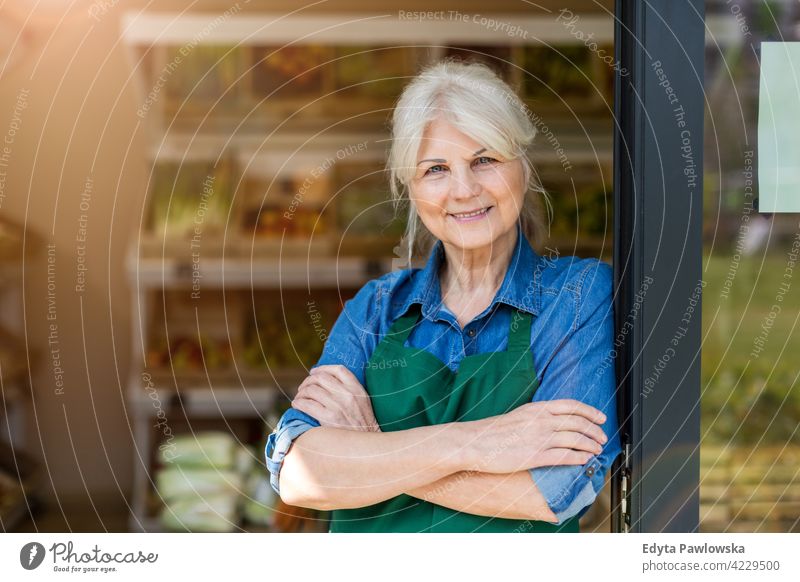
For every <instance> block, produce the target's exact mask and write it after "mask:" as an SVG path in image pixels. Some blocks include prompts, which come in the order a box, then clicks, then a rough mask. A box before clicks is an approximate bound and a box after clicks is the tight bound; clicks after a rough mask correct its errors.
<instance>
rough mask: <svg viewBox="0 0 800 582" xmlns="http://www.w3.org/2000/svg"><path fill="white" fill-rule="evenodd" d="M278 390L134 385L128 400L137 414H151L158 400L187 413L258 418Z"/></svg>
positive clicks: (129, 391)
mask: <svg viewBox="0 0 800 582" xmlns="http://www.w3.org/2000/svg"><path fill="white" fill-rule="evenodd" d="M279 396H280V391H279V390H278V388H276V387H275V386H262V387H256V388H252V387H250V388H245V387H242V386H239V387H233V386H230V387H220V388H213V389H210V388H189V389H185V390H180V391H179V390H175V389H170V388H158V389H150V390H145V389H144V388H143V387H141V386H138V387H137V386H133V387H132V388H130V389H129V390H128V401H129V402H130V404H131V406H132V408H133V412H134V414H136V415H142V416H148V417H154V416H156V415H157V413H158V410H159V408H158V407H157V406H154V404H153V403H154V402H156V401H157V402H160V403H161V404H162V406H163V407H165V408H169V407H172V408H180V409H182V411H183V412H185V414H186V415H187V416H197V417H205V418H209V417H222V418H234V417H240V418H258V417H259V416H262V415H263V414H265V413H266V411H268V410H271V409H272V406H273V405H274V403H275V401H276V399H277V398H278V397H279Z"/></svg>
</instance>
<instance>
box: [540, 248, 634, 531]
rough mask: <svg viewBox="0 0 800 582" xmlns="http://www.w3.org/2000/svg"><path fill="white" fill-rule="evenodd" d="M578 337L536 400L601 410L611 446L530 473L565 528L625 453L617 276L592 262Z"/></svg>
mask: <svg viewBox="0 0 800 582" xmlns="http://www.w3.org/2000/svg"><path fill="white" fill-rule="evenodd" d="M580 277H581V281H583V284H582V286H581V287H579V292H578V293H577V297H578V310H577V312H578V317H577V321H576V325H575V331H574V333H573V334H571V336H570V337H569V339H568V340H567V341H566V342H565V343H564V345H563V346H562V347H561V348H560V349H559V350H558V352H557V353H556V354H555V355H554V356H553V358H552V360H551V361H550V364H549V366H548V369H547V372H546V373H545V375H544V377H543V378H542V382H541V386H540V387H539V389H538V390H537V391H536V394H535V395H534V398H533V400H534V401H543V400H555V399H561V398H570V399H575V400H579V401H581V402H584V403H586V404H588V405H590V406H593V407H595V408H597V409H598V410H601V411H602V412H603V413H604V414H605V415H606V422H605V424H603V425H602V427H601V428H602V429H603V432H604V433H605V434H606V436H607V437H608V441H606V443H605V444H604V445H603V449H602V451H601V452H600V454H598V455H594V456H592V457H591V458H590V459H589V460H588V461H587V462H586V463H585V464H584V465H582V466H579V465H559V466H551V467H537V468H534V469H531V470H530V471H529V472H530V474H531V478H532V479H533V481H534V482H535V483H536V486H537V488H538V489H539V490H540V491H541V493H542V495H543V496H544V498H545V499H546V500H547V503H548V505H549V506H550V509H551V510H552V512H553V513H554V514H555V515H556V517H557V518H558V523H559V524H561V523H563V522H564V521H566V520H567V519H569V518H571V517H573V516H575V515H578V516H581V515H583V514H584V513H585V512H586V511H587V510H588V508H589V506H590V505H591V504H592V503H593V502H594V500H595V498H596V496H597V494H598V493H599V492H600V490H601V489H602V488H603V484H604V481H605V475H606V472H607V471H608V469H609V467H610V466H611V464H612V463H613V462H614V459H616V457H617V456H618V455H619V453H620V451H621V446H620V438H619V426H618V422H617V408H616V394H617V382H616V373H615V369H614V358H613V356H614V353H615V352H614V312H613V299H612V297H613V294H612V290H613V271H612V269H611V267H610V266H609V265H608V264H606V263H603V262H600V261H596V260H593V261H590V262H588V264H587V266H586V267H585V269H584V270H582V272H581V273H580Z"/></svg>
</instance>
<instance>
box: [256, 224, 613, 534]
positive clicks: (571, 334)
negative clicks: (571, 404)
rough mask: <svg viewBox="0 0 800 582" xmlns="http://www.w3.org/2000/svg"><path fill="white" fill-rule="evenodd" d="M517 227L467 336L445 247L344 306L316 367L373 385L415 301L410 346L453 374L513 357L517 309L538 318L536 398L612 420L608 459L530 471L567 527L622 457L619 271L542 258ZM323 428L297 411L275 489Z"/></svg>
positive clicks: (274, 439) (273, 469)
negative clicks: (447, 300) (448, 283)
mask: <svg viewBox="0 0 800 582" xmlns="http://www.w3.org/2000/svg"><path fill="white" fill-rule="evenodd" d="M517 228H518V237H517V244H516V247H515V249H514V253H513V255H512V257H511V261H510V263H509V266H508V270H507V272H506V275H505V278H504V280H503V283H502V284H501V286H500V288H499V289H498V291H497V294H496V295H495V297H494V299H493V300H492V302H491V304H490V305H489V306H488V307H487V308H486V309H485V310H484V311H483V312H481V313H480V314H479V315H477V316H476V317H475V318H474V319H473V320H472V321H471V322H470V323H469V324H467V325H466V327H464V328H463V330H462V329H461V326H460V325H459V324H458V322H457V320H456V317H455V315H453V313H451V312H450V311H449V310H448V309H447V307H446V306H445V305H444V303H443V302H442V298H441V289H440V285H439V277H438V273H439V265H440V264H441V261H442V260H443V257H444V249H443V245H442V242H441V241H438V242H437V243H436V245H435V246H434V247H433V249H432V250H431V253H430V256H429V258H428V262H427V264H426V266H425V267H424V268H423V269H419V268H414V269H404V270H399V271H395V272H392V273H388V274H386V275H383V276H382V277H379V278H377V279H373V280H372V281H369V282H368V283H367V284H365V285H364V287H362V288H361V290H360V291H359V292H358V293H357V294H356V295H355V297H353V299H351V300H349V301H347V302H346V303H345V306H344V310H343V311H342V313H341V314H340V316H339V318H338V319H337V320H336V323H335V324H334V326H333V328H332V329H331V332H330V335H329V337H328V340H327V342H326V344H325V347H324V349H323V353H322V356H321V357H320V360H319V362H317V364H316V366H322V365H327V364H340V365H343V366H345V367H347V368H348V369H349V370H350V371H351V372H352V373H353V374H354V375H355V376H356V378H358V380H359V381H360V382H361V384H362V385H364V383H365V382H364V375H365V374H364V372H365V366H366V364H367V362H368V360H369V359H370V356H371V355H372V352H373V350H374V349H375V346H377V344H378V343H379V342H380V341H381V339H382V338H383V337H384V335H385V334H386V333H387V331H388V329H389V327H390V326H391V325H392V323H393V322H394V320H395V319H397V318H398V317H400V316H401V315H403V314H404V313H406V311H408V309H409V308H410V307H411V305H412V304H415V303H418V304H421V306H422V318H421V319H420V321H419V323H418V324H417V326H416V327H415V328H414V330H413V332H412V334H411V335H410V337H409V338H408V341H407V344H406V345H408V346H412V347H417V348H421V349H425V350H427V351H429V352H430V353H432V354H433V355H435V356H436V357H438V358H439V359H440V360H442V361H443V362H446V363H447V365H448V366H449V367H450V368H451V369H452V370H453V371H456V370H457V369H458V366H459V363H460V362H461V359H462V358H464V357H465V356H469V355H472V354H478V353H485V352H492V351H503V350H505V349H506V345H507V343H508V329H509V325H510V323H511V319H510V318H511V317H512V315H513V313H514V310H515V309H519V310H522V311H527V312H529V313H531V314H533V315H534V318H533V322H532V330H531V351H532V353H533V360H534V364H535V368H536V372H537V377H538V380H539V388H538V389H537V391H536V393H535V395H534V397H533V401H543V400H554V399H560V398H572V399H576V400H580V401H582V402H585V403H586V404H589V405H590V406H594V407H595V408H597V409H599V410H601V411H602V412H603V413H605V415H606V422H605V424H604V425H603V426H602V429H603V431H604V432H605V434H606V435H607V436H608V441H607V442H606V443H605V445H604V447H603V450H602V452H601V453H600V454H598V455H595V456H593V457H592V458H591V459H590V460H589V461H588V462H587V463H586V464H584V465H583V466H580V465H562V466H550V467H537V468H535V469H531V470H530V474H531V477H532V479H533V480H534V482H535V483H536V486H537V487H538V489H539V490H540V491H541V493H542V495H543V496H544V498H545V499H546V500H547V503H548V504H549V506H550V509H551V510H552V511H553V513H554V514H555V515H556V517H558V519H559V523H563V522H564V521H565V520H566V519H568V518H570V517H572V516H574V515H579V516H580V515H583V514H584V513H585V512H586V511H587V510H588V508H589V506H590V505H591V503H592V502H593V501H594V499H595V497H596V495H597V493H598V492H599V491H600V489H601V488H602V486H603V483H604V476H605V473H606V471H607V470H608V468H609V467H610V466H611V463H612V462H613V461H614V459H615V458H616V457H617V455H618V454H619V453H620V439H619V434H618V432H619V431H618V424H617V414H616V378H615V371H614V360H613V347H614V346H613V341H614V317H613V302H612V287H613V277H612V269H611V266H610V265H608V264H606V263H603V262H601V261H599V260H598V259H580V258H577V257H571V256H570V257H560V258H559V257H558V256H555V257H553V256H549V257H545V256H542V255H539V254H537V253H536V252H535V251H534V250H533V249H532V248H531V246H530V244H529V243H528V240H527V239H526V238H525V237H524V236H523V235H522V234H521V230H520V229H519V226H518V227H517ZM316 366H315V367H316ZM316 426H319V423H318V422H317V421H316V420H315V419H314V418H312V417H310V416H308V415H307V414H305V413H303V412H301V411H299V410H296V409H294V408H290V409H289V410H288V411H286V413H284V415H283V416H282V417H281V419H280V421H279V423H278V426H277V427H276V428H275V430H274V431H273V433H272V434H271V435H270V436H269V438H268V441H267V446H266V451H265V453H266V460H267V467H268V469H269V471H270V474H271V475H270V482H271V484H272V487H273V488H274V489H275V491H276V492H278V493H280V490H279V482H278V477H279V472H280V467H281V463H282V461H283V457H284V456H285V455H286V453H287V451H288V450H289V447H290V446H291V444H292V441H293V440H294V439H296V438H297V437H299V436H300V435H301V434H303V433H304V432H305V431H307V430H308V429H310V428H313V427H316Z"/></svg>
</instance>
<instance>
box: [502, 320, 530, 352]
mask: <svg viewBox="0 0 800 582" xmlns="http://www.w3.org/2000/svg"><path fill="white" fill-rule="evenodd" d="M531 319H532V316H531V314H530V313H526V312H524V311H519V310H517V309H515V310H514V312H513V313H512V314H511V324H510V325H509V332H508V348H506V351H509V352H524V351H525V350H530V349H531Z"/></svg>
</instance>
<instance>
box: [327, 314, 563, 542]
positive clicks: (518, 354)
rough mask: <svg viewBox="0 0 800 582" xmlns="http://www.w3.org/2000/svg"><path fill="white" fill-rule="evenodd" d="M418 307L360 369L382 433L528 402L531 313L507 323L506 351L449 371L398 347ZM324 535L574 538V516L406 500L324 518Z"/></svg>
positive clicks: (532, 384) (425, 355)
mask: <svg viewBox="0 0 800 582" xmlns="http://www.w3.org/2000/svg"><path fill="white" fill-rule="evenodd" d="M419 317H420V311H419V307H418V306H417V309H416V310H412V311H410V312H409V313H408V314H406V315H404V316H403V317H400V318H398V319H397V320H396V321H395V322H394V323H393V324H392V327H391V328H390V329H389V332H388V333H387V334H386V337H385V338H384V339H383V340H382V341H381V342H380V343H379V344H378V346H377V347H376V348H375V351H374V352H373V354H372V357H371V358H370V360H369V362H368V363H367V368H366V374H365V376H366V390H367V392H368V393H369V395H370V399H371V401H372V408H373V410H374V412H375V418H376V420H377V421H378V424H380V427H381V430H382V431H384V432H390V431H396V430H407V429H410V428H416V427H419V426H431V425H436V424H442V423H447V422H464V421H471V420H480V419H483V418H487V417H490V416H496V415H498V414H505V413H507V412H509V411H511V410H513V409H514V408H516V407H518V406H520V405H522V404H525V403H526V402H530V401H531V398H532V397H533V394H534V393H535V392H536V389H537V388H538V386H539V384H538V380H537V379H536V370H535V368H534V365H533V355H532V354H531V349H530V337H531V315H530V314H529V313H525V312H521V311H516V312H515V314H514V315H513V316H512V317H511V325H510V331H509V336H508V348H507V350H506V351H504V352H492V353H485V354H474V355H471V356H466V357H464V358H463V359H462V360H461V364H460V366H459V369H458V372H453V371H452V370H450V368H448V367H447V366H446V365H445V364H444V363H443V362H442V361H441V360H439V359H438V358H437V357H436V356H434V355H433V354H431V353H429V352H426V351H425V350H422V349H418V348H411V347H405V346H404V345H403V344H404V343H405V341H406V339H407V338H408V336H409V335H410V333H411V330H412V329H413V327H414V325H415V324H416V323H417V321H418V320H419ZM330 531H331V532H375V533H377V532H481V533H486V532H520V533H524V532H578V518H577V517H573V518H571V519H569V520H567V521H565V522H564V523H563V524H561V525H555V524H552V523H548V522H545V521H533V520H516V519H504V518H492V517H484V516H480V515H473V514H469V513H462V512H459V511H455V510H452V509H449V508H446V507H442V506H441V505H436V504H433V503H430V502H427V501H423V500H421V499H417V498H415V497H411V496H409V495H405V494H402V495H398V496H397V497H393V498H392V499H387V500H386V501H382V502H380V503H376V504H375V505H370V506H367V507H360V508H357V509H340V510H335V511H333V512H332V513H331V528H330Z"/></svg>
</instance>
